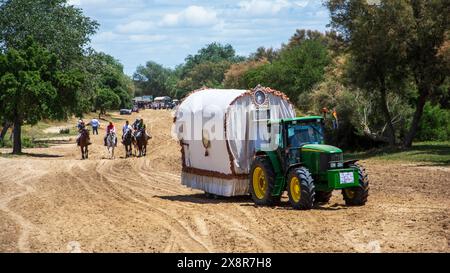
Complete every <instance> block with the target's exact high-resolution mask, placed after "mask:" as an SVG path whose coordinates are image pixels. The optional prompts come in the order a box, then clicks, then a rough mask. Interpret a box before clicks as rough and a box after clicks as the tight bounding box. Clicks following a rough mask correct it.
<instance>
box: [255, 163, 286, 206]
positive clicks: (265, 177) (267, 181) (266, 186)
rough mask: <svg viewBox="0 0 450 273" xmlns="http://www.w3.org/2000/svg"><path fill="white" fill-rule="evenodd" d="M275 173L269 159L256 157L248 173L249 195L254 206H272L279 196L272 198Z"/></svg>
mask: <svg viewBox="0 0 450 273" xmlns="http://www.w3.org/2000/svg"><path fill="white" fill-rule="evenodd" d="M274 186H275V172H274V170H273V167H272V164H271V162H270V159H269V158H266V157H261V156H260V157H256V159H255V161H254V162H253V164H252V168H251V171H250V194H251V195H252V199H253V201H254V202H255V204H256V205H259V206H273V205H275V204H276V203H278V202H279V200H280V198H281V197H280V196H278V197H277V196H273V195H272V192H273V188H274Z"/></svg>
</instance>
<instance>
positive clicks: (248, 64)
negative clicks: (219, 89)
mask: <svg viewBox="0 0 450 273" xmlns="http://www.w3.org/2000/svg"><path fill="white" fill-rule="evenodd" d="M268 63H269V62H268V61H267V60H266V59H265V58H263V57H261V59H260V57H254V58H251V59H249V60H248V61H245V62H240V63H237V64H233V65H231V67H230V69H228V71H227V72H226V73H225V79H224V81H223V85H224V87H225V88H231V89H246V88H247V84H246V83H245V78H244V75H245V74H246V73H247V72H248V71H249V70H251V69H256V68H258V67H260V66H263V65H265V64H268Z"/></svg>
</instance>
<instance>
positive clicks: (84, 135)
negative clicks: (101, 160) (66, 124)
mask: <svg viewBox="0 0 450 273" xmlns="http://www.w3.org/2000/svg"><path fill="white" fill-rule="evenodd" d="M89 145H90V141H89V131H88V130H87V129H82V130H81V134H80V138H79V139H78V146H80V148H81V159H82V160H83V159H88V158H89V149H88V147H89Z"/></svg>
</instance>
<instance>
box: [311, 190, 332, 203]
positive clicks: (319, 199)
mask: <svg viewBox="0 0 450 273" xmlns="http://www.w3.org/2000/svg"><path fill="white" fill-rule="evenodd" d="M332 195H333V192H332V191H316V195H315V197H314V199H315V202H316V203H328V202H330V199H331V196H332Z"/></svg>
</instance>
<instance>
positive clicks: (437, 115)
mask: <svg viewBox="0 0 450 273" xmlns="http://www.w3.org/2000/svg"><path fill="white" fill-rule="evenodd" d="M417 139H418V140H421V141H430V140H440V141H448V140H450V110H448V109H442V108H440V107H439V105H432V104H431V103H429V102H428V103H427V104H425V107H424V111H423V117H422V122H421V123H420V127H419V131H418V134H417Z"/></svg>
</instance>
